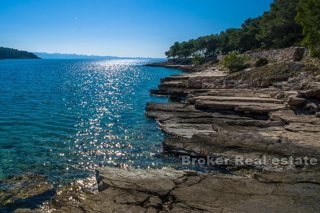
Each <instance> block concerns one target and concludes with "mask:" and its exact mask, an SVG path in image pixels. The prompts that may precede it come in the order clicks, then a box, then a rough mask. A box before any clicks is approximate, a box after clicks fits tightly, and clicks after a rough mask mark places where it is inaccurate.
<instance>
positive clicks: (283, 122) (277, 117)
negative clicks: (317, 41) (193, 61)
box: [146, 62, 320, 171]
mask: <svg viewBox="0 0 320 213" xmlns="http://www.w3.org/2000/svg"><path fill="white" fill-rule="evenodd" d="M319 88H320V71H319V68H318V67H316V66H313V65H310V64H304V63H301V62H281V63H273V64H269V65H267V66H264V67H260V68H250V69H248V70H245V71H242V72H239V73H235V74H226V73H225V72H223V71H219V67H218V65H216V66H214V65H213V66H212V67H210V68H208V67H207V68H206V70H204V71H201V72H193V73H188V74H182V75H175V76H171V77H167V78H165V79H162V80H161V84H160V85H159V88H158V89H156V90H152V91H151V94H153V95H164V96H169V97H170V98H171V100H172V101H171V102H170V103H148V104H147V107H146V109H147V112H146V115H147V116H149V117H151V118H155V119H156V120H157V121H158V123H159V126H160V127H161V129H162V130H163V131H164V132H165V133H167V135H168V137H166V139H165V140H164V142H163V145H164V150H165V151H166V152H168V153H173V154H177V155H189V156H192V157H195V158H197V157H198V158H201V157H205V156H211V157H213V158H227V159H231V163H230V162H229V164H228V165H225V167H227V168H228V169H231V170H239V169H248V170H249V171H261V170H263V171H283V170H291V169H301V167H302V168H309V167H310V165H303V166H301V165H280V166H279V165H277V166H275V165H273V163H272V159H273V158H284V157H285V158H289V157H293V158H299V157H306V156H307V157H311V158H315V159H317V160H318V161H319V160H320V158H319V157H320V155H319V154H320V143H319V140H318V137H319V134H320V118H319V110H320V99H319V91H320V90H319ZM238 156H241V157H243V158H244V159H247V158H248V159H249V158H251V159H252V158H254V159H256V158H261V157H262V156H264V157H265V158H266V159H267V163H266V164H264V165H251V166H248V165H236V164H235V163H232V162H233V160H234V159H235V158H236V157H238ZM311 167H318V164H317V165H313V166H311Z"/></svg>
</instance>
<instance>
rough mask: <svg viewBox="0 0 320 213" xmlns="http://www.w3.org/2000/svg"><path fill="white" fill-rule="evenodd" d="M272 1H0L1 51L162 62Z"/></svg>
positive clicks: (265, 7) (259, 13) (256, 14)
mask: <svg viewBox="0 0 320 213" xmlns="http://www.w3.org/2000/svg"><path fill="white" fill-rule="evenodd" d="M271 2H272V0H0V46H5V47H12V48H17V49H23V50H28V51H33V52H49V53H53V52H59V53H78V54H95V55H115V56H141V57H163V56H164V54H163V53H164V51H166V50H167V49H168V47H169V46H170V45H171V44H172V43H173V42H175V41H183V40H187V39H190V38H195V37H198V36H202V35H207V34H212V33H219V32H220V31H222V30H224V29H226V28H230V27H239V26H240V24H241V23H242V22H243V21H244V20H245V19H247V18H249V17H256V16H258V15H261V14H262V13H263V12H264V11H266V10H268V9H269V6H270V3H271Z"/></svg>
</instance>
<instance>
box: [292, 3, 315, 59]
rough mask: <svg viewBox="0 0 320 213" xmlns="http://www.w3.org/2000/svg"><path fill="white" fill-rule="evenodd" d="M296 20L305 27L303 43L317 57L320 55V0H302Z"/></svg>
mask: <svg viewBox="0 0 320 213" xmlns="http://www.w3.org/2000/svg"><path fill="white" fill-rule="evenodd" d="M296 20H297V22H298V23H299V24H301V26H302V29H303V35H304V39H303V44H305V45H306V46H307V47H308V48H309V49H310V51H311V54H312V55H313V56H315V57H320V1H319V0H301V1H300V3H299V5H298V14H297V17H296Z"/></svg>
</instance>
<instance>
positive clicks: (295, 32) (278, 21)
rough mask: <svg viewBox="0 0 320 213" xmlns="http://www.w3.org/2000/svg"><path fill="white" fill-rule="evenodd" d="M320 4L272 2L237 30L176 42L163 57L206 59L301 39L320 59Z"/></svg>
mask: <svg viewBox="0 0 320 213" xmlns="http://www.w3.org/2000/svg"><path fill="white" fill-rule="evenodd" d="M319 5H320V2H319V0H274V2H273V3H272V4H271V6H270V11H268V12H265V13H264V14H263V15H261V16H259V17H257V18H249V19H247V20H246V21H245V22H244V23H243V24H242V25H241V27H240V28H231V29H227V30H225V31H223V32H221V33H219V34H214V35H208V36H202V37H199V38H197V39H191V40H189V41H183V42H175V43H174V44H173V45H172V46H171V47H170V49H169V50H168V51H167V52H166V53H165V54H166V56H167V57H168V58H192V57H194V56H197V57H204V58H208V57H214V56H216V55H218V54H228V53H230V52H233V51H238V52H239V53H243V52H245V51H248V50H255V49H269V48H285V47H290V46H294V45H299V44H300V43H301V42H302V40H303V43H302V44H305V45H306V46H308V47H309V48H310V49H311V51H312V53H313V55H314V56H319V57H320V45H319V44H320V30H319V29H320V15H319V11H320V6H319Z"/></svg>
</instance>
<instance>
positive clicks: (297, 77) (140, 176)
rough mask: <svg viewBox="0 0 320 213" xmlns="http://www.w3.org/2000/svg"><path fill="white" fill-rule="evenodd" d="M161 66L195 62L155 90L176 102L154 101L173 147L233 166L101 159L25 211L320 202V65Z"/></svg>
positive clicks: (298, 207) (308, 208)
mask: <svg viewBox="0 0 320 213" xmlns="http://www.w3.org/2000/svg"><path fill="white" fill-rule="evenodd" d="M151 66H165V67H169V68H179V69H182V70H186V71H187V73H184V74H180V75H174V76H169V77H167V78H164V79H162V80H161V83H160V85H159V87H158V88H157V89H155V90H152V91H151V94H152V95H161V96H168V97H169V98H170V99H171V101H170V102H169V103H148V104H147V107H146V115H147V116H148V117H150V118H154V119H156V120H157V122H158V123H159V126H160V128H161V129H162V130H163V131H164V132H165V133H166V135H167V136H166V137H165V139H164V141H163V149H164V152H166V153H170V154H175V155H177V156H180V157H182V159H185V161H186V162H187V163H192V162H193V163H195V164H199V165H200V166H201V165H202V164H203V165H204V166H206V167H213V168H214V167H218V168H223V169H225V170H226V171H228V173H227V174H222V173H206V174H205V173H201V172H196V171H186V170H175V169H168V168H167V169H166V168H164V169H159V170H154V169H153V170H141V169H127V170H124V169H118V168H101V169H99V170H98V171H97V175H96V177H94V178H92V179H91V181H88V180H83V181H80V182H79V181H78V182H76V183H74V184H72V185H71V186H69V187H64V188H62V189H60V190H58V191H56V192H55V195H54V196H53V197H52V198H51V199H50V201H49V202H47V203H46V205H44V206H43V207H42V208H41V209H37V208H35V209H21V208H20V209H14V211H15V212H108V213H109V212H139V213H140V212H148V213H153V212H179V213H180V212H318V211H319V209H320V202H319V200H320V187H319V186H320V167H319V163H320V161H319V160H320V143H319V133H320V115H319V111H320V68H319V67H318V66H316V65H313V64H309V63H307V62H304V61H298V62H296V61H279V62H272V63H270V64H268V65H266V66H263V67H259V68H255V67H252V68H250V69H247V70H244V71H242V72H240V73H233V74H228V73H227V72H226V71H224V70H222V69H221V67H220V65H219V64H215V63H208V64H206V65H205V66H196V67H194V66H190V65H187V66H185V65H182V66H180V65H174V67H173V65H171V64H169V65H168V64H155V65H154V64H153V65H151ZM203 159H205V160H204V161H201V160H203ZM218 160H219V161H218ZM275 160H278V161H275ZM182 162H183V161H182ZM212 162H214V163H216V164H214V165H211V164H209V163H212ZM221 162H222V163H221ZM38 183H39V184H38V185H39V188H40V189H42V191H46V190H50V189H51V188H50V187H48V185H47V182H46V181H41V182H38ZM42 184H43V185H44V186H45V187H40V186H41V185H42ZM31 185H32V184H31ZM91 189H95V190H91ZM42 191H41V192H42ZM26 194H28V193H26ZM31 194H32V193H29V194H28V195H29V196H31ZM34 196H37V194H36V193H34V194H32V196H31V197H34ZM0 198H1V196H0ZM2 199H3V196H2ZM4 199H6V198H4ZM7 200H8V199H7Z"/></svg>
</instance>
